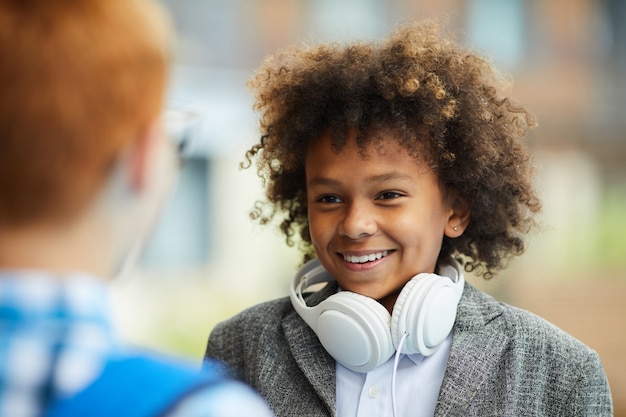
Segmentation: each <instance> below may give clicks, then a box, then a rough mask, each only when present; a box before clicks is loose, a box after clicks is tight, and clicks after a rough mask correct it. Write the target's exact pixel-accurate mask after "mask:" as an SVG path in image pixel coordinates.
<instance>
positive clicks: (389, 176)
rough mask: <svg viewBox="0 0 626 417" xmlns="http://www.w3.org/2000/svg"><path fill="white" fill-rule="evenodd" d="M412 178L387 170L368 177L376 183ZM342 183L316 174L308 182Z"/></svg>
mask: <svg viewBox="0 0 626 417" xmlns="http://www.w3.org/2000/svg"><path fill="white" fill-rule="evenodd" d="M410 178H411V176H410V175H407V174H405V173H403V172H387V173H384V174H379V175H372V176H369V177H367V181H368V182H374V183H382V182H386V181H392V180H402V181H406V180H408V179H410ZM340 184H341V181H339V180H335V179H332V178H328V177H321V176H315V177H313V178H311V179H310V180H309V182H308V185H309V186H311V185H327V186H337V185H340Z"/></svg>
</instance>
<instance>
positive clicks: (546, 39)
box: [127, 0, 626, 415]
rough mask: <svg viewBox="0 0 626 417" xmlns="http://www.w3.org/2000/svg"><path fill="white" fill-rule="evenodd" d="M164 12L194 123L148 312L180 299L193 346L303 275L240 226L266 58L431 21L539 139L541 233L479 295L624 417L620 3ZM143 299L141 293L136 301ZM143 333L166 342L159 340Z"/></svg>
mask: <svg viewBox="0 0 626 417" xmlns="http://www.w3.org/2000/svg"><path fill="white" fill-rule="evenodd" d="M162 3H164V4H165V6H166V7H167V8H169V9H170V10H171V12H172V14H173V17H174V21H175V24H176V26H177V30H178V33H179V39H178V43H177V47H176V59H175V62H176V66H175V69H174V73H173V74H172V85H171V88H170V96H171V98H172V99H173V100H175V101H177V102H179V103H185V105H188V106H189V107H190V108H193V109H194V111H196V112H198V114H199V115H200V123H199V124H198V126H196V129H195V130H194V133H193V135H194V137H193V139H194V141H193V146H192V149H191V158H189V160H188V161H187V162H186V164H185V166H184V168H183V176H182V181H181V183H180V186H179V188H178V190H177V194H176V196H175V197H174V198H173V199H172V202H171V204H170V207H169V208H168V212H167V213H166V216H165V218H164V220H163V222H162V224H161V226H160V228H159V230H158V231H157V233H156V234H155V236H154V239H153V242H152V244H151V246H150V248H149V250H148V251H147V253H146V255H145V257H144V263H143V271H144V273H145V275H146V276H149V277H150V279H152V281H147V282H149V284H148V286H149V287H150V288H151V291H154V292H150V293H149V294H151V295H152V296H154V297H155V299H157V298H158V297H159V295H158V294H157V293H158V291H157V289H158V285H164V286H166V287H167V288H168V290H167V291H168V292H167V295H168V298H167V300H169V301H171V300H173V299H176V296H175V294H178V297H179V298H180V299H182V300H183V303H185V305H186V307H187V308H188V309H191V310H189V311H192V312H193V313H189V315H185V314H184V313H183V312H182V311H183V310H184V309H183V307H182V306H180V307H177V310H176V311H177V314H179V315H174V316H171V317H178V319H177V320H178V321H175V322H173V323H169V324H167V325H166V326H165V327H166V328H167V329H170V330H172V329H177V330H178V331H179V332H180V331H181V329H182V330H185V329H187V332H191V333H193V332H198V333H199V334H194V335H193V336H194V337H197V340H195V339H194V341H193V343H199V344H202V343H203V341H204V339H205V338H206V336H207V335H208V332H209V331H210V328H211V326H212V324H214V322H215V321H217V320H221V319H223V318H224V317H226V316H229V315H231V314H233V313H234V312H236V311H237V310H239V309H241V308H243V307H245V306H246V305H250V304H252V303H256V302H259V301H262V300H265V299H268V298H270V297H275V296H282V295H284V294H286V288H287V283H288V281H289V276H290V274H291V272H292V271H293V270H294V268H295V266H296V265H297V263H298V254H297V252H296V250H294V249H291V250H290V249H288V248H286V247H285V245H284V243H283V238H282V237H281V236H280V235H279V233H278V231H275V230H274V229H270V228H262V227H261V226H258V225H256V224H254V223H253V222H252V221H250V220H249V217H248V213H249V211H250V209H252V208H253V206H254V203H255V201H256V200H257V199H259V198H262V190H261V182H260V181H259V180H258V178H256V175H255V171H254V169H249V170H245V171H240V170H239V168H238V164H239V162H241V161H243V159H244V154H245V151H246V149H247V148H248V147H249V146H250V145H251V144H252V143H253V142H254V141H255V140H256V138H257V121H256V115H255V114H254V113H253V111H252V108H251V107H252V97H251V94H250V92H249V91H247V89H246V87H245V82H246V80H247V79H249V78H250V77H251V76H252V75H253V72H254V69H255V68H256V67H257V66H258V65H259V64H260V62H261V60H262V59H263V57H264V56H266V55H267V54H269V53H271V52H273V51H275V50H276V49H278V48H281V47H284V46H288V45H291V44H294V43H301V42H304V41H313V42H317V41H342V40H349V39H353V38H379V37H382V36H384V35H385V34H387V33H388V32H389V31H390V30H391V29H392V28H393V27H394V26H395V25H396V24H398V23H400V22H403V21H409V20H413V19H416V18H418V19H419V18H425V17H435V18H440V19H443V20H444V21H445V22H447V25H448V26H449V28H450V30H451V31H452V32H453V33H455V34H456V35H457V36H458V38H459V40H461V41H462V42H463V43H465V44H467V45H468V46H470V47H472V48H474V49H476V50H477V51H478V52H480V53H484V54H486V55H488V56H490V57H491V58H493V60H494V61H495V63H496V65H497V66H499V67H500V68H501V69H502V70H503V71H504V72H507V73H510V74H511V75H512V76H513V79H514V80H515V84H514V88H513V95H514V96H515V97H517V98H518V99H520V100H521V101H522V102H524V103H525V104H526V105H527V106H528V107H529V108H531V109H532V110H533V111H534V113H535V114H536V115H537V118H538V121H539V126H540V127H539V128H538V129H536V130H535V131H533V132H532V134H531V137H530V146H531V148H532V151H533V153H534V156H535V158H536V165H537V167H538V178H537V183H538V187H539V189H540V191H541V194H542V197H543V200H544V216H543V219H542V222H543V225H544V227H543V229H542V231H541V233H538V234H537V235H536V237H534V238H533V239H532V240H531V241H530V247H529V250H528V253H527V254H526V255H524V256H523V257H522V258H521V259H519V260H517V261H515V262H514V263H513V264H512V268H511V269H510V270H509V271H508V272H507V273H506V274H504V275H503V277H500V278H497V279H496V280H495V281H493V282H490V283H486V284H483V283H477V285H480V286H481V288H483V289H485V290H486V291H488V292H491V293H493V294H494V295H496V296H497V297H498V298H500V299H503V300H504V301H507V302H510V303H513V304H517V305H520V306H522V307H526V308H528V309H531V310H532V311H535V312H537V313H538V314H540V315H542V316H544V317H546V318H548V319H549V320H551V321H553V322H555V323H556V324H557V325H559V326H560V327H563V328H564V329H565V330H567V331H569V332H571V333H573V334H574V335H575V336H576V337H578V338H580V339H582V340H583V341H584V342H585V343H587V344H588V345H590V346H592V347H593V348H594V349H597V350H598V351H599V352H600V354H601V357H602V358H603V360H604V362H605V365H606V368H607V372H608V373H609V378H610V381H611V385H612V388H613V392H614V396H615V403H616V414H615V415H626V365H625V364H624V361H623V360H622V359H621V350H622V349H621V346H623V344H624V343H626V326H625V325H624V324H623V323H622V319H621V318H622V317H624V316H625V315H624V313H626V303H624V302H623V300H624V295H626V260H625V259H626V221H625V220H624V213H625V210H626V46H625V45H626V28H625V26H626V25H625V23H624V22H626V2H624V1H622V0H526V1H525V0H466V1H463V0H412V1H411V0H341V1H336V0H206V1H197V0H162ZM266 229H267V230H266ZM155 276H156V277H163V278H162V279H160V280H158V279H157V280H155V279H154V277H155ZM171 277H176V278H181V277H186V278H187V279H188V280H187V281H185V282H184V283H182V281H181V280H180V279H178V280H176V281H174V280H171ZM163 282H166V283H165V284H164V283H163ZM173 282H175V283H176V284H172V283H173ZM157 283H161V284H157ZM173 288H176V290H173ZM181 288H187V289H190V291H191V292H192V294H190V293H189V292H186V291H185V290H184V289H181ZM138 291H142V292H144V294H147V293H148V291H147V290H146V289H145V288H144V287H142V289H138ZM176 291H178V292H176ZM146 298H147V299H149V297H146ZM185 300H187V301H185ZM194 303H196V304H194ZM159 305H160V304H159ZM192 305H196V307H191V306H192ZM198 305H199V306H198ZM160 306H161V305H160ZM161 307H162V306H161ZM207 312H208V313H207ZM128 316H132V312H131V311H130V310H129V312H128ZM171 317H170V318H171ZM128 323H134V322H133V321H132V320H127V324H128ZM138 325H139V326H147V325H146V324H145V323H138ZM168 326H169V327H168ZM152 330H154V331H159V332H160V333H159V334H160V335H162V334H163V328H159V329H152ZM172 331H173V330H172ZM166 336H167V335H166ZM181 337H188V336H181ZM194 349H195V348H194ZM194 352H195V353H194V354H198V355H200V354H201V352H199V351H197V350H194Z"/></svg>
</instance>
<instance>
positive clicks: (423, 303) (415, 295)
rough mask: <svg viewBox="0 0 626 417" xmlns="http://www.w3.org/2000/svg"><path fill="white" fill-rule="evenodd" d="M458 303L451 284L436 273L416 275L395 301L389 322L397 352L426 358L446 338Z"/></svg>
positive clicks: (454, 317)
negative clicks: (403, 337) (398, 349)
mask: <svg viewBox="0 0 626 417" xmlns="http://www.w3.org/2000/svg"><path fill="white" fill-rule="evenodd" d="M457 304H458V296H457V292H456V291H455V289H454V283H453V282H452V281H451V280H450V279H448V278H446V277H441V276H439V275H436V274H418V275H417V276H415V277H414V278H413V279H411V281H409V282H408V283H407V284H406V285H405V286H404V288H403V289H402V291H401V292H400V294H399V295H398V299H397V300H396V304H395V305H394V309H393V314H392V319H391V336H392V340H393V343H394V346H396V347H397V346H398V345H399V343H400V340H401V339H402V336H403V335H404V333H407V335H408V336H407V339H406V341H405V344H404V345H403V346H402V349H401V352H402V353H405V354H412V353H421V354H422V355H424V356H429V355H431V354H433V353H434V352H435V350H437V347H438V346H439V344H440V343H441V342H443V341H444V339H445V338H446V337H447V336H448V334H449V333H450V331H451V330H452V326H453V325H454V321H455V319H456V309H457Z"/></svg>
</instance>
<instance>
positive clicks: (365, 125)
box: [242, 22, 541, 279]
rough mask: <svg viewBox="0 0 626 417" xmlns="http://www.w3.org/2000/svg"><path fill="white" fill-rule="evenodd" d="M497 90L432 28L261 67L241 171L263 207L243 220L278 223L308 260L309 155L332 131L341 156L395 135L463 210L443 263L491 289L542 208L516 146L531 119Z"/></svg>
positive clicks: (501, 82)
mask: <svg viewBox="0 0 626 417" xmlns="http://www.w3.org/2000/svg"><path fill="white" fill-rule="evenodd" d="M505 85H506V80H505V79H504V78H503V77H502V76H501V75H499V74H498V73H497V72H496V71H495V70H494V69H493V68H492V66H491V65H490V63H489V62H488V61H486V60H485V59H483V58H481V57H479V56H477V55H475V54H473V53H471V52H469V51H467V50H465V49H464V48H462V47H460V46H459V45H458V44H456V43H455V42H454V41H453V40H451V39H449V38H447V37H445V36H443V35H442V32H441V29H440V25H439V24H437V23H436V22H426V23H421V24H420V23H414V24H409V25H405V26H401V27H399V28H398V29H397V30H396V31H395V32H394V33H392V34H391V35H390V37H389V38H388V39H387V40H386V41H384V42H382V43H376V42H369V43H368V42H353V43H349V44H321V45H318V46H314V47H303V48H290V49H286V50H283V51H280V52H278V53H277V54H276V55H273V56H270V57H268V58H266V60H265V61H264V62H263V63H262V65H261V66H260V68H259V69H258V71H257V73H256V75H255V77H254V78H253V79H252V80H250V81H249V86H250V87H252V88H253V89H254V90H255V98H256V102H255V106H254V108H255V110H257V111H259V112H260V113H261V119H260V126H261V139H260V142H259V143H257V144H256V145H254V146H253V147H252V148H251V149H249V150H248V152H247V153H246V161H247V162H246V163H244V164H242V165H243V166H244V167H249V166H250V165H251V164H252V162H253V161H255V162H256V164H257V168H258V175H259V176H260V177H261V178H262V179H263V182H264V185H265V187H266V196H267V199H268V200H267V201H265V202H259V203H257V206H256V208H255V210H254V211H253V212H252V213H251V216H252V217H253V218H255V219H257V220H260V222H261V223H262V224H265V223H267V222H269V221H271V220H272V219H273V218H275V217H276V216H277V215H280V219H281V225H280V227H281V230H282V232H283V233H284V234H285V236H286V240H287V243H288V244H289V245H293V244H294V243H295V240H294V237H296V236H299V237H300V238H301V239H300V246H301V249H302V250H303V252H304V259H305V260H306V259H309V258H311V257H312V256H313V255H314V251H313V248H312V245H311V239H310V236H309V230H308V219H307V199H306V181H305V167H304V160H305V154H306V152H307V150H308V148H309V144H310V143H311V141H313V140H315V139H317V138H319V137H320V136H321V135H322V134H324V133H325V132H327V131H331V132H332V144H333V147H334V148H335V149H337V150H339V149H341V147H342V146H343V144H345V141H346V137H347V134H348V131H349V130H350V129H356V131H357V132H359V134H358V137H357V143H358V144H359V146H361V147H363V146H364V145H366V144H367V143H369V142H370V141H372V140H380V134H379V133H381V132H392V133H394V134H393V138H394V139H395V140H397V141H398V143H399V144H400V145H401V146H402V147H404V148H406V150H407V152H409V154H410V155H412V156H414V157H415V158H419V159H420V160H422V161H424V162H426V163H427V164H429V166H430V167H431V168H432V169H434V170H435V172H436V173H437V174H438V176H439V178H440V180H441V183H442V184H445V185H446V186H449V187H454V188H455V189H457V190H458V191H459V193H460V195H461V196H462V198H464V199H465V200H466V202H467V204H468V205H469V208H470V213H471V214H470V219H471V220H470V223H469V225H468V227H467V229H466V230H465V232H464V233H463V235H461V236H460V237H458V238H455V239H450V238H448V237H444V241H443V244H442V248H441V252H440V255H439V256H440V258H441V257H444V256H449V255H453V256H461V257H463V258H464V260H465V269H466V270H467V271H475V272H476V273H477V274H479V275H482V276H483V277H484V278H485V279H488V278H491V277H492V276H493V274H494V273H495V272H496V271H497V270H499V269H501V268H502V267H503V266H504V264H505V261H506V260H507V259H508V258H509V257H510V256H511V255H519V254H521V253H522V252H523V251H524V241H523V239H522V235H523V234H525V233H527V232H528V231H529V230H530V229H531V228H532V226H533V225H534V220H533V215H534V214H535V213H537V212H538V211H539V210H540V208H541V204H540V202H539V199H538V198H537V195H536V193H535V191H534V189H533V186H532V179H533V173H534V172H533V169H532V166H531V164H530V160H529V155H528V152H527V150H526V148H525V146H524V144H523V138H524V137H525V136H526V134H527V132H528V130H529V128H531V127H533V126H534V124H535V122H534V118H533V116H532V115H531V114H530V113H529V112H528V111H527V110H526V109H524V108H523V107H522V106H520V105H518V104H516V103H515V102H514V101H512V100H511V99H510V98H508V97H505V96H503V95H502V93H501V91H502V89H503V87H505ZM387 137H389V136H387Z"/></svg>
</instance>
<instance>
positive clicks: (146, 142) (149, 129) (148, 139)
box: [128, 120, 161, 191]
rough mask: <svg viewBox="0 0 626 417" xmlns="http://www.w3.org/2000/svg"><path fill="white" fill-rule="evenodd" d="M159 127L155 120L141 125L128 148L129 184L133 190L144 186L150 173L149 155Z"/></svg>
mask: <svg viewBox="0 0 626 417" xmlns="http://www.w3.org/2000/svg"><path fill="white" fill-rule="evenodd" d="M159 134H161V129H160V126H159V123H158V121H157V120H153V121H152V122H150V123H148V124H146V125H145V126H143V127H142V128H141V129H140V130H139V133H138V134H137V136H136V137H135V140H134V141H133V142H132V143H131V144H130V146H129V149H128V153H129V155H128V157H129V158H128V162H129V166H130V180H131V186H132V187H133V190H135V191H141V190H143V189H144V188H145V187H146V181H147V180H148V175H149V173H150V163H151V159H152V158H151V155H152V154H153V152H154V147H155V145H156V143H157V139H158V135H159Z"/></svg>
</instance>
